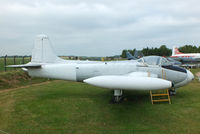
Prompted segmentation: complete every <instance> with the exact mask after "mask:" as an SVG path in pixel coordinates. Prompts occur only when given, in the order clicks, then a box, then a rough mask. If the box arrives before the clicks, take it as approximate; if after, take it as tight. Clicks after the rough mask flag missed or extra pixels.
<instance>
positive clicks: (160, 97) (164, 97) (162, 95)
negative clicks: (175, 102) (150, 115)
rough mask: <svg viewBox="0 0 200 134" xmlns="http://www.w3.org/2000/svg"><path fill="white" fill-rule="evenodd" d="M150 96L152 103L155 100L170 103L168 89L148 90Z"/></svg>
mask: <svg viewBox="0 0 200 134" xmlns="http://www.w3.org/2000/svg"><path fill="white" fill-rule="evenodd" d="M150 96H151V103H152V104H154V103H155V102H168V103H169V104H171V100H170V96H169V91H168V89H164V90H156V91H151V90H150Z"/></svg>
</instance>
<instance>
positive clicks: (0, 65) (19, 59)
mask: <svg viewBox="0 0 200 134" xmlns="http://www.w3.org/2000/svg"><path fill="white" fill-rule="evenodd" d="M22 60H23V58H22V57H17V58H16V59H15V64H16V65H18V64H22V63H23V61H22ZM29 61H30V57H25V58H24V64H26V63H28V62H29ZM6 64H7V65H14V58H13V57H12V58H11V57H8V58H6ZM4 67H5V63H4V58H3V57H0V72H2V71H4V70H5V68H4ZM6 69H7V71H10V70H16V69H15V68H6Z"/></svg>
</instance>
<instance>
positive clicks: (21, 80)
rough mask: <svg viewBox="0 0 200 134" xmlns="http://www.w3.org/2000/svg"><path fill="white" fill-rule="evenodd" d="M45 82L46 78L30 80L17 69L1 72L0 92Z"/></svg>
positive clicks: (24, 73)
mask: <svg viewBox="0 0 200 134" xmlns="http://www.w3.org/2000/svg"><path fill="white" fill-rule="evenodd" d="M47 80H48V79H47V78H31V77H30V76H29V75H28V74H27V73H26V72H24V71H22V70H19V69H17V70H12V71H8V72H1V73H0V90H3V89H8V88H17V87H20V86H26V85H31V84H35V83H41V82H45V81H47Z"/></svg>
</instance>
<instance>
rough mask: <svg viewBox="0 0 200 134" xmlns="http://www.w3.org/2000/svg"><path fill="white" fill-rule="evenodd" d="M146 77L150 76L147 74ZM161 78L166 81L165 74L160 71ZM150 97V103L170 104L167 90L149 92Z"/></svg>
mask: <svg viewBox="0 0 200 134" xmlns="http://www.w3.org/2000/svg"><path fill="white" fill-rule="evenodd" d="M148 76H150V73H148ZM162 78H163V79H166V72H165V71H164V70H163V69H162ZM150 96H151V103H152V104H154V103H155V102H168V103H169V104H171V100H170V95H169V90H168V89H163V90H154V91H152V90H150Z"/></svg>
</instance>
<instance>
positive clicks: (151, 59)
mask: <svg viewBox="0 0 200 134" xmlns="http://www.w3.org/2000/svg"><path fill="white" fill-rule="evenodd" d="M138 62H143V63H145V64H147V65H161V66H167V65H171V63H170V62H169V61H168V60H167V59H166V58H164V57H160V56H145V57H142V58H140V59H139V60H138Z"/></svg>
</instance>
